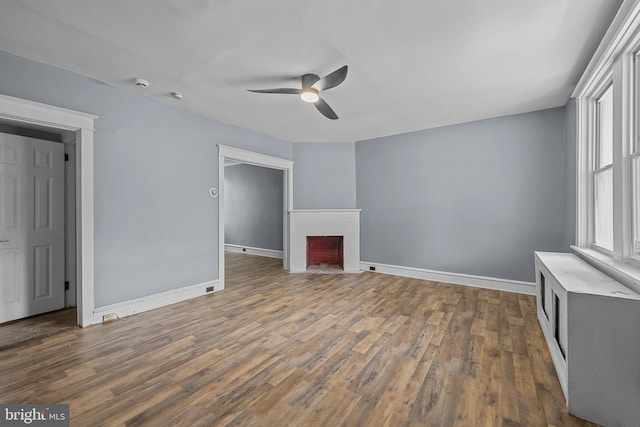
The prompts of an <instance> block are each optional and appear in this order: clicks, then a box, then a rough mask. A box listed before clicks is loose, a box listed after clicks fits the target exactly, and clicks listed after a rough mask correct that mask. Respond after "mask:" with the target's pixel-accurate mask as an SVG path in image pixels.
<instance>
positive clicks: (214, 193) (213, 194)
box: [209, 187, 218, 199]
mask: <svg viewBox="0 0 640 427" xmlns="http://www.w3.org/2000/svg"><path fill="white" fill-rule="evenodd" d="M209 195H210V196H211V197H213V198H214V199H215V198H216V197H218V189H217V188H216V187H212V188H210V189H209Z"/></svg>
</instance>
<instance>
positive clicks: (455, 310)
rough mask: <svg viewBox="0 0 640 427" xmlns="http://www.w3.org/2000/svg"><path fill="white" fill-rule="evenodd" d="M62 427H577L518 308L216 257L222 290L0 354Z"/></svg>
mask: <svg viewBox="0 0 640 427" xmlns="http://www.w3.org/2000/svg"><path fill="white" fill-rule="evenodd" d="M0 375H1V376H2V377H1V381H0V402H2V403H68V404H70V408H71V425H73V426H123V425H126V426H164V425H167V426H439V427H441V426H518V425H520V426H527V427H529V426H589V425H593V424H590V423H587V422H585V421H583V420H580V419H578V418H575V417H573V416H571V415H569V414H568V413H567V411H566V408H565V402H564V398H563V395H562V391H561V389H560V384H559V383H558V380H557V377H556V374H555V371H554V368H553V364H552V362H551V358H550V356H549V352H548V351H547V348H546V345H545V343H544V340H543V337H542V332H541V330H540V327H539V325H538V322H537V319H536V316H535V299H534V298H533V297H531V296H525V295H518V294H513V293H507V292H499V291H491V290H484V289H479V288H472V287H464V286H457V285H450V284H444V283H437V282H429V281H422V280H415V279H407V278H401V277H394V276H387V275H382V274H374V273H368V272H365V273H362V274H344V275H323V274H291V275H290V274H288V273H287V272H286V271H283V270H282V267H281V261H279V260H275V259H270V258H261V257H255V256H251V255H243V254H232V253H227V283H226V289H225V290H223V291H221V292H217V293H214V294H210V295H207V296H205V297H201V298H196V299H193V300H189V301H186V302H183V303H179V304H174V305H172V306H168V307H164V308H161V309H157V310H154V311H150V312H146V313H141V314H138V315H136V316H132V317H129V318H125V319H121V320H118V321H116V322H113V323H109V324H103V325H97V326H93V327H90V328H86V329H74V330H71V331H67V332H64V333H61V334H58V335H55V336H52V337H49V338H46V339H44V340H42V342H35V343H30V344H26V345H23V346H20V347H15V348H10V349H7V350H4V351H2V352H0Z"/></svg>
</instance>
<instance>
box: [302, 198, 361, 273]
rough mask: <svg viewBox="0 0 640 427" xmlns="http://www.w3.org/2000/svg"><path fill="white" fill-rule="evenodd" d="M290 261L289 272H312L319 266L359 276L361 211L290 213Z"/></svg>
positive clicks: (318, 210) (339, 210)
mask: <svg viewBox="0 0 640 427" xmlns="http://www.w3.org/2000/svg"><path fill="white" fill-rule="evenodd" d="M309 252H310V253H309ZM289 260H290V262H289V271H290V272H291V273H304V272H306V271H312V270H313V271H315V270H317V268H316V267H315V266H316V265H318V264H333V265H332V267H333V268H329V269H336V270H342V271H343V272H344V273H360V271H361V270H360V209H305V210H298V209H296V210H292V211H289ZM310 265H312V266H314V268H309V266H310ZM337 266H340V268H338V267H337ZM327 267H329V266H327ZM321 269H322V270H323V269H324V266H322V267H321Z"/></svg>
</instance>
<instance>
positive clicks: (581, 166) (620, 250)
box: [571, 0, 640, 293]
mask: <svg viewBox="0 0 640 427" xmlns="http://www.w3.org/2000/svg"><path fill="white" fill-rule="evenodd" d="M609 84H611V85H612V87H613V161H612V165H611V166H610V167H611V169H612V174H613V176H612V178H613V250H607V249H605V248H603V247H601V246H598V245H597V244H595V243H594V241H595V229H594V227H595V218H594V215H595V201H594V198H595V188H594V187H595V174H596V173H599V172H601V171H602V170H605V169H606V168H599V167H598V166H599V164H598V163H596V160H597V154H598V153H597V152H596V144H597V143H598V135H597V132H598V127H597V119H598V114H597V101H598V100H599V98H600V97H601V96H602V94H604V93H605V91H606V90H607V89H608V87H609ZM571 96H572V98H575V99H576V101H577V103H576V108H577V120H576V134H577V150H576V156H577V221H576V245H575V246H572V248H573V250H574V251H575V252H576V254H577V255H579V256H580V257H582V258H583V259H585V260H586V261H587V262H589V263H590V264H592V265H593V266H595V267H596V268H599V269H600V270H602V271H603V272H605V273H606V274H609V275H610V276H612V277H614V278H615V279H617V280H618V281H620V282H621V283H623V284H625V285H626V286H628V287H630V288H631V289H633V290H634V291H636V292H638V293H640V254H639V255H637V256H634V255H633V248H634V245H635V241H636V239H635V236H636V235H638V237H640V183H639V185H636V184H634V181H633V177H634V170H633V167H632V159H635V158H640V0H628V1H625V2H623V4H622V5H621V6H620V10H619V11H618V13H617V14H616V16H615V18H614V20H613V22H612V24H611V26H610V28H609V30H608V31H607V33H606V34H605V36H604V38H603V40H602V42H601V43H600V45H599V47H598V49H597V50H596V53H595V54H594V57H593V58H592V60H591V62H590V63H589V65H588V66H587V69H586V71H585V72H584V74H583V76H582V77H581V79H580V81H579V82H578V85H577V86H576V89H575V90H574V92H573V94H572V95H571ZM637 162H638V165H637V166H636V169H637V170H636V171H635V174H636V175H640V160H638V161H637ZM597 167H598V168H597ZM634 192H635V193H636V195H634ZM637 228H638V229H637ZM638 240H640V239H638Z"/></svg>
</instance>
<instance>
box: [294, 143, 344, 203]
mask: <svg viewBox="0 0 640 427" xmlns="http://www.w3.org/2000/svg"><path fill="white" fill-rule="evenodd" d="M293 160H294V161H295V165H294V167H293V176H294V186H293V207H294V208H295V209H352V208H355V207H356V162H355V144H354V143H332V144H322V143H304V144H295V145H294V146H293Z"/></svg>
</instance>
